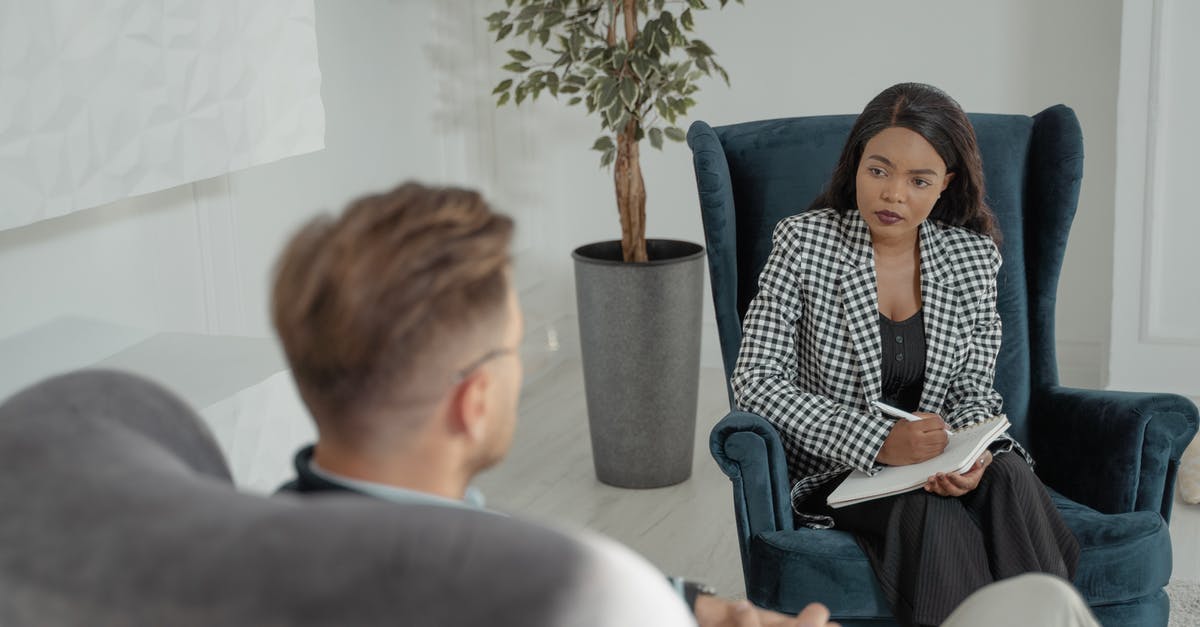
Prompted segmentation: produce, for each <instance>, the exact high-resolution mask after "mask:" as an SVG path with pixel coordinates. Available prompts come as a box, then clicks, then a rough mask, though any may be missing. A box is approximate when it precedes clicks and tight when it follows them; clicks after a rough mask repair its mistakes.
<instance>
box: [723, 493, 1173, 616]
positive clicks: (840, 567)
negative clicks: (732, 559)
mask: <svg viewBox="0 0 1200 627" xmlns="http://www.w3.org/2000/svg"><path fill="white" fill-rule="evenodd" d="M1050 496H1051V498H1052V499H1053V500H1054V503H1055V505H1057V506H1058V508H1059V511H1060V512H1062V515H1063V519H1064V520H1065V521H1066V523H1067V526H1068V527H1070V528H1071V531H1072V532H1074V533H1075V537H1076V538H1077V539H1078V540H1079V544H1080V547H1081V549H1082V550H1081V552H1080V558H1079V569H1078V572H1077V573H1076V575H1075V585H1076V587H1078V588H1079V590H1080V592H1081V593H1082V594H1083V596H1084V598H1085V599H1086V600H1087V602H1088V604H1089V605H1109V604H1117V603H1124V602H1127V601H1132V600H1136V599H1141V598H1143V597H1151V596H1153V595H1155V594H1157V593H1159V592H1161V591H1162V588H1163V586H1165V585H1167V581H1168V579H1169V578H1170V576H1171V538H1170V535H1169V534H1168V531H1167V525H1166V524H1165V523H1164V522H1163V519H1162V517H1161V516H1159V515H1158V514H1157V513H1155V512H1130V513H1125V514H1102V513H1100V512H1097V511H1096V510H1094V509H1092V508H1090V507H1087V506H1084V505H1080V504H1079V503H1075V502H1074V501H1071V500H1070V499H1068V498H1066V497H1064V496H1062V495H1060V494H1057V493H1055V492H1053V491H1051V492H1050ZM747 579H748V580H747V586H746V596H747V597H748V598H749V599H750V600H752V601H754V602H755V603H759V604H761V605H765V606H767V607H773V608H777V609H779V610H780V611H785V612H798V611H800V609H802V608H803V607H804V606H805V605H807V604H808V603H811V602H813V601H820V602H822V603H824V604H826V605H827V606H829V607H830V608H833V610H834V619H842V618H882V617H890V616H891V610H890V609H889V607H888V603H887V598H886V597H885V596H884V594H883V591H882V590H880V588H879V586H878V584H876V583H875V576H874V574H873V573H872V571H871V564H870V562H869V561H868V560H867V557H866V555H865V554H863V552H862V550H861V549H860V548H859V547H858V544H857V543H856V542H855V541H854V537H853V536H852V535H850V534H849V533H847V532H844V531H837V530H819V529H798V530H792V531H773V532H769V533H762V534H759V535H757V536H755V537H754V538H753V539H752V540H751V543H750V568H749V569H748V571H747ZM863 581H870V582H871V583H872V585H871V586H870V587H869V588H868V587H866V586H863V585H861V582H863Z"/></svg>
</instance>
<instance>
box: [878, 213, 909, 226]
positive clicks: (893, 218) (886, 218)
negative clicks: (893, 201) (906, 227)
mask: <svg viewBox="0 0 1200 627" xmlns="http://www.w3.org/2000/svg"><path fill="white" fill-rule="evenodd" d="M875 217H876V218H879V221H880V222H882V223H884V224H889V225H890V224H896V223H897V222H900V221H901V220H903V219H904V217H903V216H901V215H900V214H898V213H892V212H891V211H876V212H875Z"/></svg>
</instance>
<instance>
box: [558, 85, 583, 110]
mask: <svg viewBox="0 0 1200 627" xmlns="http://www.w3.org/2000/svg"><path fill="white" fill-rule="evenodd" d="M559 91H562V89H561V88H560V89H559ZM582 101H583V98H580V97H579V96H575V97H574V98H572V99H570V100H568V101H567V106H568V107H573V106H575V105H577V104H579V103H580V102H582Z"/></svg>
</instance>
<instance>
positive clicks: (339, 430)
mask: <svg viewBox="0 0 1200 627" xmlns="http://www.w3.org/2000/svg"><path fill="white" fill-rule="evenodd" d="M512 230H513V225H512V221H511V220H510V219H509V218H507V217H504V216H501V215H498V214H496V213H494V212H493V211H492V210H491V209H490V207H488V205H487V204H486V203H485V202H484V200H483V199H482V197H480V195H479V194H477V193H476V192H472V191H468V190H462V189H453V188H429V187H424V186H421V185H418V184H413V183H409V184H405V185H402V186H400V187H399V188H397V189H395V190H392V191H390V192H387V193H383V194H378V195H374V196H367V197H365V198H362V199H359V200H358V201H356V202H354V203H352V204H351V205H350V206H349V207H348V208H347V209H346V211H345V212H344V213H343V214H342V215H341V216H339V217H337V218H331V217H327V216H326V217H320V218H317V219H316V220H314V221H312V222H310V223H309V224H308V225H307V226H305V227H304V228H303V229H301V230H300V232H299V233H298V234H296V236H295V237H294V238H293V239H292V241H291V242H290V243H289V244H288V246H287V248H286V249H285V250H284V252H283V255H282V256H281V258H280V260H279V263H278V267H277V273H276V278H275V284H274V289H273V293H272V316H273V321H274V324H275V328H276V330H277V332H278V333H279V337H280V340H281V341H282V343H283V347H284V351H285V352H286V354H287V358H288V361H289V363H290V364H291V368H292V374H293V376H294V377H295V379H296V383H297V387H298V388H299V390H300V395H301V396H302V398H303V399H304V402H305V404H306V405H307V406H308V408H309V410H310V412H311V413H312V415H313V418H314V420H315V421H316V425H317V432H318V441H317V444H316V445H315V446H309V447H306V448H304V449H302V450H301V451H300V452H299V453H298V454H297V456H296V472H297V478H296V479H295V480H293V481H291V482H289V483H288V484H286V485H285V486H284V487H283V488H282V489H283V490H287V491H295V492H301V493H314V492H327V491H350V492H356V493H360V494H363V495H366V496H371V497H375V498H380V499H385V500H390V501H395V502H399V503H419V504H438V505H445V506H448V507H482V498H481V496H480V495H479V494H478V493H477V492H476V491H474V490H473V489H471V488H470V482H471V479H472V478H473V477H474V476H475V475H477V474H478V473H480V472H482V471H483V470H485V469H487V468H489V467H491V466H492V465H494V464H496V463H497V462H499V461H500V460H501V459H502V458H503V457H504V455H505V453H506V452H507V451H508V449H509V445H510V443H511V441H512V436H513V430H514V427H515V424H516V417H517V401H518V397H519V393H520V388H521V376H522V371H521V361H520V358H519V356H518V354H517V349H518V347H519V346H520V344H521V338H522V332H523V329H522V316H521V311H520V307H519V305H518V303H517V297H516V292H515V290H514V287H513V281H512V276H511V274H512V271H511V262H510V257H509V244H510V240H511V238H512ZM679 592H680V594H681V595H682V596H683V597H684V598H685V599H686V601H687V603H688V605H689V607H691V608H692V610H693V612H694V614H695V617H696V619H697V621H698V622H699V623H700V624H701V625H759V624H768V625H775V624H778V625H798V626H825V625H827V624H829V623H828V622H827V621H828V618H829V613H828V611H827V610H826V609H825V608H824V607H823V606H821V605H819V604H813V605H811V606H809V607H808V608H806V609H805V611H804V612H803V613H802V614H801V615H800V616H798V617H795V618H789V617H786V616H783V615H781V614H777V613H774V612H768V611H765V610H761V609H757V608H752V607H751V606H749V604H747V603H746V602H744V601H743V602H740V603H735V602H732V601H728V600H725V599H721V598H718V597H716V596H712V595H710V594H704V592H706V591H705V590H703V589H702V588H701V587H700V586H697V585H692V584H680V585H679Z"/></svg>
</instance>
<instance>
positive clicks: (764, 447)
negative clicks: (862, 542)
mask: <svg viewBox="0 0 1200 627" xmlns="http://www.w3.org/2000/svg"><path fill="white" fill-rule="evenodd" d="M709 449H710V450H711V451H712V456H713V459H715V460H716V461H717V465H718V466H720V467H721V470H722V471H724V472H725V474H726V475H728V476H729V480H730V482H731V483H732V484H733V514H734V519H735V523H736V524H737V531H738V544H739V545H740V546H741V550H742V569H743V570H746V571H747V572H748V571H749V568H750V556H749V553H748V551H749V546H750V539H751V538H753V537H754V536H756V535H758V534H760V533H765V532H770V531H784V530H791V529H794V528H795V523H794V520H793V518H792V503H791V489H790V486H789V483H788V475H787V458H786V457H784V453H783V442H782V441H781V440H780V439H779V432H778V431H776V430H775V427H774V426H773V425H771V423H769V422H767V420H766V419H765V418H763V417H762V416H759V415H757V414H752V413H749V412H744V411H733V412H730V413H729V414H727V415H726V416H725V417H724V418H722V419H721V421H720V422H718V423H717V424H716V426H714V427H713V430H712V434H711V435H710V437H709Z"/></svg>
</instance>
